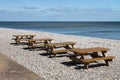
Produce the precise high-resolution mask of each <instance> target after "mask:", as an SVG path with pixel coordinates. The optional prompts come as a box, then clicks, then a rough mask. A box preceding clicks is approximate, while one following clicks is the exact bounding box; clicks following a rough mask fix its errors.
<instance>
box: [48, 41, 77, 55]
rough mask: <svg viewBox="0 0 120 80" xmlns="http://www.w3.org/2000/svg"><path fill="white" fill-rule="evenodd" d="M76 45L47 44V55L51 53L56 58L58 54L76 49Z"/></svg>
mask: <svg viewBox="0 0 120 80" xmlns="http://www.w3.org/2000/svg"><path fill="white" fill-rule="evenodd" d="M74 44H75V42H60V43H50V44H47V47H48V50H47V53H51V54H52V55H54V57H55V56H56V54H60V53H67V52H68V51H69V50H70V49H72V48H74ZM60 48H62V49H60ZM63 48H64V49H63Z"/></svg>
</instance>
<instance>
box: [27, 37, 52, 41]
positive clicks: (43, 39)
mask: <svg viewBox="0 0 120 80" xmlns="http://www.w3.org/2000/svg"><path fill="white" fill-rule="evenodd" d="M51 40H53V39H51V38H40V39H31V40H29V41H31V42H32V41H51Z"/></svg>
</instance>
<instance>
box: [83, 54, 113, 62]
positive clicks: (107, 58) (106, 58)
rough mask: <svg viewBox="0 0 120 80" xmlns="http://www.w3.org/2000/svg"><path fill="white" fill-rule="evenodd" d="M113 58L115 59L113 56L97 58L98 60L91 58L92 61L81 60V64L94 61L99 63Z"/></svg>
mask: <svg viewBox="0 0 120 80" xmlns="http://www.w3.org/2000/svg"><path fill="white" fill-rule="evenodd" d="M113 58H115V57H114V56H107V57H99V58H92V59H85V60H81V61H82V62H83V63H90V62H94V61H99V60H112V59H113Z"/></svg>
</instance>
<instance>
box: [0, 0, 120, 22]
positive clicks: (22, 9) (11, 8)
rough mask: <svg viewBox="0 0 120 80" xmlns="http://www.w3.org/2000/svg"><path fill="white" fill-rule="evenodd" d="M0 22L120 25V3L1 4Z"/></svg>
mask: <svg viewBox="0 0 120 80" xmlns="http://www.w3.org/2000/svg"><path fill="white" fill-rule="evenodd" d="M0 21H120V0H0Z"/></svg>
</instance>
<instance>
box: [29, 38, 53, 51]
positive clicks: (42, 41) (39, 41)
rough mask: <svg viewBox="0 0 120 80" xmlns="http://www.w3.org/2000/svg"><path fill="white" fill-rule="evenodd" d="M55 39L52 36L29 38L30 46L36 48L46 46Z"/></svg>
mask: <svg viewBox="0 0 120 80" xmlns="http://www.w3.org/2000/svg"><path fill="white" fill-rule="evenodd" d="M52 40H53V39H51V38H40V39H30V40H28V48H31V49H33V50H34V49H35V48H37V47H41V46H43V47H46V45H47V44H50V43H51V41H52Z"/></svg>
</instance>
